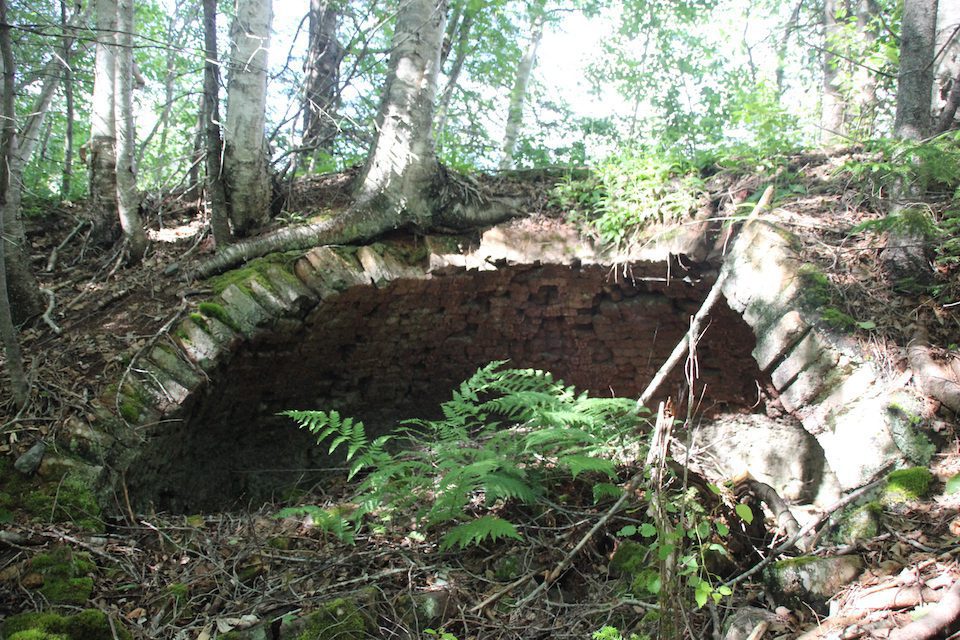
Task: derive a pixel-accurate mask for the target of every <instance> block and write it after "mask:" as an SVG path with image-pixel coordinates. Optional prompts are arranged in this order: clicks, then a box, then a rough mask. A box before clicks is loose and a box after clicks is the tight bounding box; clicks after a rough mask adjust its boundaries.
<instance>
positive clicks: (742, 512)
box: [734, 502, 753, 524]
mask: <svg viewBox="0 0 960 640" xmlns="http://www.w3.org/2000/svg"><path fill="white" fill-rule="evenodd" d="M734 511H736V512H737V515H738V516H740V519H741V520H743V521H744V522H746V523H747V524H751V523H752V522H753V511H751V510H750V507H748V506H747V505H745V504H743V503H742V502H741V503H739V504H738V505H737V506H736V507H734Z"/></svg>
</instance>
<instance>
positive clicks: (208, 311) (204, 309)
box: [197, 301, 240, 331]
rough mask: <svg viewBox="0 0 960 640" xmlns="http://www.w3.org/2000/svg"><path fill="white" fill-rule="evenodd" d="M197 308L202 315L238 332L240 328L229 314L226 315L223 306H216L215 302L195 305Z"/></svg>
mask: <svg viewBox="0 0 960 640" xmlns="http://www.w3.org/2000/svg"><path fill="white" fill-rule="evenodd" d="M197 308H198V309H199V310H200V313H202V314H203V315H205V316H207V317H209V318H214V319H215V320H219V321H220V322H222V323H223V324H225V325H227V326H228V327H230V328H231V329H233V330H234V331H239V330H240V326H239V325H238V324H237V323H236V321H235V320H234V319H233V318H231V317H230V314H229V313H227V310H226V309H224V308H223V305H220V304H217V303H216V302H209V301H208V302H201V303H200V304H199V305H197Z"/></svg>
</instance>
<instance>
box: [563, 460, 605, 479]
mask: <svg viewBox="0 0 960 640" xmlns="http://www.w3.org/2000/svg"><path fill="white" fill-rule="evenodd" d="M560 462H561V463H562V464H563V465H564V466H566V467H567V468H568V469H570V474H571V475H572V476H573V477H574V479H576V477H577V476H578V475H579V474H581V473H584V472H588V473H589V472H591V471H595V472H599V473H602V474H604V475H606V476H607V477H608V478H615V477H616V475H617V474H616V466H615V465H614V464H613V462H611V461H610V460H604V459H603V458H595V457H593V456H581V455H571V456H564V457H563V458H562V459H561V460H560Z"/></svg>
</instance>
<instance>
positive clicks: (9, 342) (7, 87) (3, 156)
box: [0, 0, 30, 407]
mask: <svg viewBox="0 0 960 640" xmlns="http://www.w3.org/2000/svg"><path fill="white" fill-rule="evenodd" d="M0 61H2V63H3V103H2V113H3V127H2V135H0V162H2V163H3V164H2V166H0V202H2V204H3V207H4V209H6V205H7V196H8V195H9V192H10V188H11V186H12V184H11V182H10V178H11V176H10V173H9V171H8V169H7V167H9V166H10V165H11V164H12V163H13V159H14V155H15V148H16V140H17V125H16V122H17V120H16V117H17V112H16V107H15V106H14V95H13V94H14V67H13V52H12V49H11V46H10V25H9V23H8V22H7V2H6V0H0ZM4 213H6V211H4ZM4 217H5V216H0V265H3V264H4V260H5V254H6V252H5V251H4V249H5V248H6V245H7V242H6V241H5V238H6V237H7V236H6V235H5V234H4ZM10 304H11V300H10V297H9V295H8V292H7V272H6V270H5V269H2V268H0V339H2V341H3V348H4V352H5V354H6V360H7V361H6V369H7V371H8V372H9V374H10V388H11V391H12V394H13V401H14V403H15V404H16V406H17V407H23V406H25V405H26V403H27V400H28V398H29V396H30V385H29V383H28V382H27V377H26V374H25V372H24V368H23V356H22V355H21V353H20V341H19V338H18V337H17V328H16V326H15V325H14V323H13V315H12V313H11V309H10Z"/></svg>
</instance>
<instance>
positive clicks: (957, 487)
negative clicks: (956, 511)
mask: <svg viewBox="0 0 960 640" xmlns="http://www.w3.org/2000/svg"><path fill="white" fill-rule="evenodd" d="M957 491H960V473H958V474H956V475H954V476H950V479H949V480H947V486H946V493H948V494H949V493H956V492H957Z"/></svg>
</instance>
